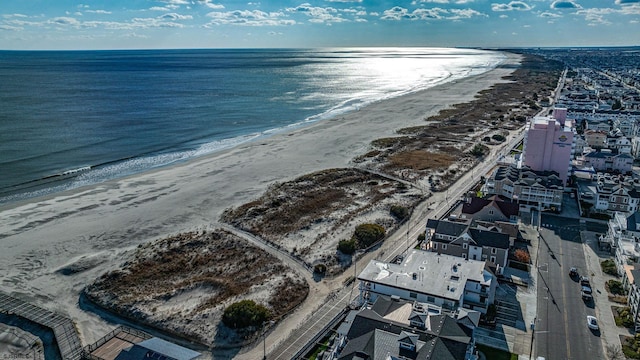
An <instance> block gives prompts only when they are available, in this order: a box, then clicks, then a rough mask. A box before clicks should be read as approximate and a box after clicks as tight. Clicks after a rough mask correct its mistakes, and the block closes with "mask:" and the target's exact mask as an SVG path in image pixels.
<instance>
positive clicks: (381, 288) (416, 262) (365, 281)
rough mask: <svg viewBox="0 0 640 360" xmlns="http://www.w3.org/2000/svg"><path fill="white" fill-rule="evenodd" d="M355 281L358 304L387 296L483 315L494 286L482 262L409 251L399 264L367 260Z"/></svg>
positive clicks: (494, 282)
mask: <svg viewBox="0 0 640 360" xmlns="http://www.w3.org/2000/svg"><path fill="white" fill-rule="evenodd" d="M357 280H358V281H359V290H360V297H359V298H360V301H361V302H374V301H375V300H376V298H377V297H378V296H379V295H387V296H397V297H399V298H401V299H405V300H409V301H418V302H421V303H426V304H429V305H435V306H438V307H441V308H442V309H443V310H444V311H448V312H454V311H456V310H458V309H460V308H464V309H470V310H475V311H479V312H481V313H483V314H484V313H486V312H487V309H488V307H489V305H490V304H492V303H493V301H494V297H495V290H496V286H497V278H496V276H495V274H494V272H493V271H492V270H491V268H490V266H488V264H487V263H486V262H485V261H480V260H469V259H462V258H460V257H456V256H452V255H445V254H438V253H435V252H431V251H423V250H411V251H409V253H408V254H407V255H406V256H405V257H404V258H403V259H402V261H400V262H399V263H389V262H384V261H379V260H371V261H370V262H369V263H368V264H367V266H366V267H365V269H364V270H363V271H362V272H361V273H360V274H359V275H358V277H357Z"/></svg>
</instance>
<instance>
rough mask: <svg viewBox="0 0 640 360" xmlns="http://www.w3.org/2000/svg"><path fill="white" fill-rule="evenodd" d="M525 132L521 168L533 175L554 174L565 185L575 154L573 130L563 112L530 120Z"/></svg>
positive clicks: (562, 110)
mask: <svg viewBox="0 0 640 360" xmlns="http://www.w3.org/2000/svg"><path fill="white" fill-rule="evenodd" d="M526 131H527V135H526V136H525V138H524V165H526V166H528V167H530V168H531V169H532V170H535V171H556V172H557V173H558V175H559V177H560V179H561V180H562V182H563V183H564V184H565V185H566V184H567V180H568V179H569V176H570V175H571V159H572V158H573V155H574V151H575V138H574V136H575V126H574V121H573V120H567V109H563V108H556V109H554V110H553V116H536V117H534V118H533V119H532V120H531V122H530V123H529V124H527V129H526Z"/></svg>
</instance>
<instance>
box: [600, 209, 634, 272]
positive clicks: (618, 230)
mask: <svg viewBox="0 0 640 360" xmlns="http://www.w3.org/2000/svg"><path fill="white" fill-rule="evenodd" d="M639 239H640V212H633V213H621V212H616V213H615V214H614V216H613V217H612V218H611V219H610V220H609V222H608V227H607V233H606V234H605V235H601V237H600V239H599V241H600V243H607V244H609V245H610V246H611V248H612V249H613V251H614V253H615V263H616V269H617V271H618V275H620V276H622V278H623V279H624V278H625V277H627V276H628V271H630V270H631V269H632V268H633V266H632V265H633V264H634V263H636V262H637V261H639V260H640V244H639V243H638V240H639Z"/></svg>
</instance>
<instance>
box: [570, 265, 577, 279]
mask: <svg viewBox="0 0 640 360" xmlns="http://www.w3.org/2000/svg"><path fill="white" fill-rule="evenodd" d="M569 276H571V277H576V276H578V269H576V268H574V267H572V268H571V269H569Z"/></svg>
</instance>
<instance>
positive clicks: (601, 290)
mask: <svg viewBox="0 0 640 360" xmlns="http://www.w3.org/2000/svg"><path fill="white" fill-rule="evenodd" d="M580 235H581V236H582V241H583V243H582V245H583V247H584V255H585V260H586V261H587V270H588V274H589V275H590V276H591V285H592V288H593V290H594V292H593V299H594V301H595V310H596V317H597V318H598V324H599V325H600V334H601V337H600V339H601V340H602V348H603V350H604V353H605V355H606V353H607V346H609V345H613V346H621V343H620V335H624V336H632V335H633V334H632V333H631V332H630V330H629V329H627V328H624V327H619V326H616V322H615V320H614V318H613V312H612V311H611V306H624V305H622V304H618V303H614V302H612V301H610V300H609V297H608V295H609V293H608V292H607V291H606V290H605V286H604V284H605V282H606V281H608V280H610V279H615V277H613V276H611V275H608V274H604V273H603V272H602V268H601V267H600V262H601V261H603V260H606V259H609V258H611V255H609V254H605V253H600V254H601V255H600V254H598V252H597V251H596V250H595V249H597V246H598V238H597V236H598V234H597V233H594V232H591V231H581V232H580ZM601 256H602V257H601Z"/></svg>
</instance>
